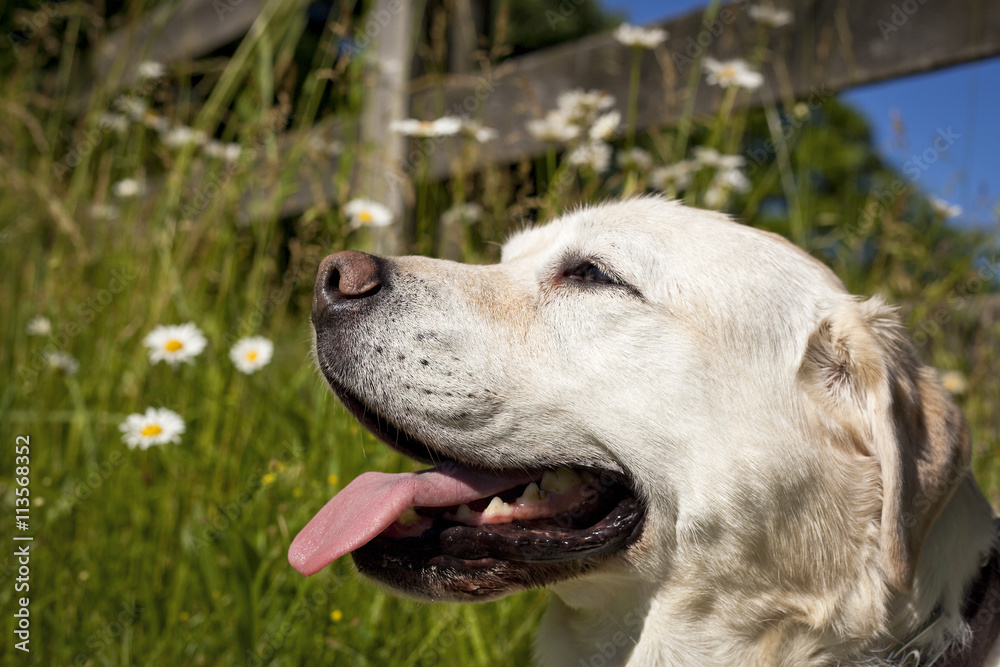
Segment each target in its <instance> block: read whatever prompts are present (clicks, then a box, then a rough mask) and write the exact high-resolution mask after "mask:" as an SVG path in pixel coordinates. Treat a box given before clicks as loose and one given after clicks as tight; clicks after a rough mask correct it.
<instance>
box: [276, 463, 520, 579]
mask: <svg viewBox="0 0 1000 667" xmlns="http://www.w3.org/2000/svg"><path fill="white" fill-rule="evenodd" d="M532 479H533V476H532V475H531V474H530V473H526V472H525V473H498V472H489V471H484V470H473V469H471V468H461V467H459V466H455V465H449V466H447V467H446V468H435V469H433V470H424V471H421V472H404V473H399V474H395V475H391V474H389V473H384V472H366V473H364V474H362V475H360V476H358V477H357V478H356V479H355V480H354V481H352V482H351V483H350V484H348V485H347V486H345V487H344V488H343V489H342V490H341V491H340V493H338V494H337V495H335V496H334V497H333V498H331V499H330V502H328V503H327V504H326V505H324V506H323V509H321V510H320V511H319V512H318V513H317V514H316V516H314V517H313V518H312V520H311V521H310V522H309V523H308V524H306V527H305V528H303V529H302V530H301V531H300V532H299V534H298V535H296V537H295V539H294V540H292V546H291V547H290V548H289V550H288V562H289V563H291V564H292V567H294V568H295V569H296V570H298V571H299V572H301V573H302V574H304V575H306V576H310V575H313V574H316V573H317V572H319V571H320V570H322V569H323V568H324V567H326V566H327V565H329V564H330V563H332V562H333V561H335V560H337V559H338V558H340V557H341V556H343V555H344V554H346V553H348V552H351V551H354V550H355V549H358V548H360V547H363V546H364V545H365V544H367V543H368V542H370V541H371V540H372V539H374V538H375V536H377V535H378V534H379V533H381V532H382V531H383V530H385V529H386V528H388V527H389V526H391V525H392V524H393V522H395V521H396V519H397V518H398V517H399V515H400V514H402V513H403V512H404V511H405V510H406V509H407V508H408V507H413V506H421V507H448V506H450V505H461V504H462V503H468V502H471V501H473V500H476V499H477V498H485V497H490V496H493V495H496V494H497V493H500V492H501V491H504V490H506V489H509V488H511V487H514V486H517V485H519V484H526V483H528V482H530V481H532Z"/></svg>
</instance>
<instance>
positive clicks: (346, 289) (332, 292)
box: [313, 250, 382, 313]
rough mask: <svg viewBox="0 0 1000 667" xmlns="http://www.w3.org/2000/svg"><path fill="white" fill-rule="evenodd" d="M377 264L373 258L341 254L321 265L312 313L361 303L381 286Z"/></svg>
mask: <svg viewBox="0 0 1000 667" xmlns="http://www.w3.org/2000/svg"><path fill="white" fill-rule="evenodd" d="M379 269H380V262H379V260H378V258H377V257H375V256H374V255H369V254H367V253H363V252H358V251H357V250H344V251H343V252H337V253H334V254H332V255H329V256H327V257H326V259H324V260H323V261H322V262H320V265H319V273H318V274H317V276H316V289H315V290H314V292H313V312H314V313H318V312H320V311H322V310H324V309H325V308H328V307H331V306H336V305H337V304H338V303H343V302H345V301H348V300H352V299H364V298H366V297H369V296H372V295H373V294H375V293H376V292H378V291H379V288H381V286H382V276H381V275H380V271H379Z"/></svg>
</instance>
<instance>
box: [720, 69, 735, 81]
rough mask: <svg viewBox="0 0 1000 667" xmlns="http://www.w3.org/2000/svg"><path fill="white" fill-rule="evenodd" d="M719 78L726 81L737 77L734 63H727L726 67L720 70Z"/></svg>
mask: <svg viewBox="0 0 1000 667" xmlns="http://www.w3.org/2000/svg"><path fill="white" fill-rule="evenodd" d="M719 78H720V79H722V80H724V81H732V80H733V79H735V78H736V68H735V67H733V66H732V65H727V66H726V67H723V68H722V71H721V72H719Z"/></svg>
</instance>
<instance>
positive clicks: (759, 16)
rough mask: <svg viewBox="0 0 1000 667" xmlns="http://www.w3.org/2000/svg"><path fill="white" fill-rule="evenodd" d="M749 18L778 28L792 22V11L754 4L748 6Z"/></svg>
mask: <svg viewBox="0 0 1000 667" xmlns="http://www.w3.org/2000/svg"><path fill="white" fill-rule="evenodd" d="M750 18H752V19H753V20H754V21H756V22H757V23H760V24H761V25H766V26H767V27H769V28H780V27H781V26H783V25H788V24H789V23H791V22H792V13H791V12H790V11H788V10H787V9H777V8H775V7H764V6H762V5H754V6H753V7H751V8H750Z"/></svg>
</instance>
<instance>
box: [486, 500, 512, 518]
mask: <svg viewBox="0 0 1000 667" xmlns="http://www.w3.org/2000/svg"><path fill="white" fill-rule="evenodd" d="M513 511H514V509H513V508H512V507H511V506H510V504H509V503H505V502H504V501H503V500H501V499H500V496H493V500H491V501H490V504H489V505H487V506H486V509H484V510H483V516H486V517H493V516H506V515H508V514H511V513H512V512H513Z"/></svg>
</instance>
